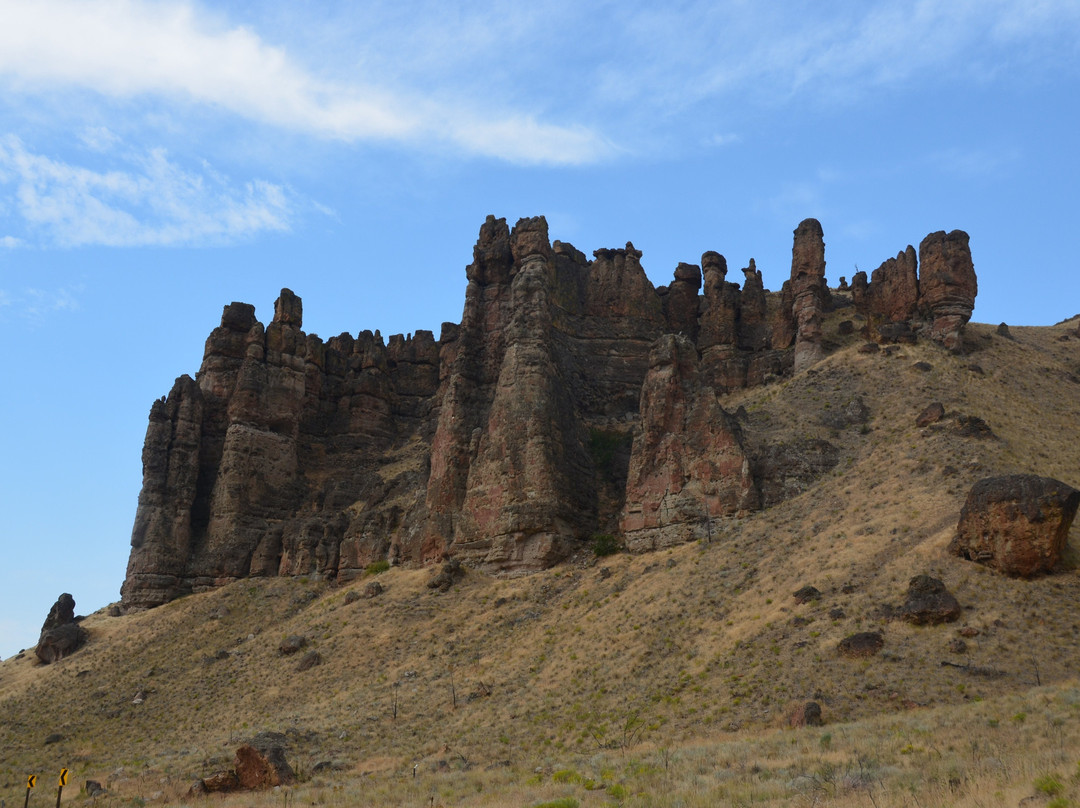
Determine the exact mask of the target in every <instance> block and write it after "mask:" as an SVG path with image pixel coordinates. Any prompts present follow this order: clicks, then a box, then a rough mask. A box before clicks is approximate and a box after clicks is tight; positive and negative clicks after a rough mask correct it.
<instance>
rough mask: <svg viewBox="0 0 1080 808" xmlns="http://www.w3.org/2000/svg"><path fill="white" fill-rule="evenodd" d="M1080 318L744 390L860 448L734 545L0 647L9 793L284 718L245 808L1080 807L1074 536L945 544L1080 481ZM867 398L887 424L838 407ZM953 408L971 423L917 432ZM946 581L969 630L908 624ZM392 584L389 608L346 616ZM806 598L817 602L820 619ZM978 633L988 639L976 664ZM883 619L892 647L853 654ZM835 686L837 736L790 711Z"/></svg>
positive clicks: (188, 776) (116, 779)
mask: <svg viewBox="0 0 1080 808" xmlns="http://www.w3.org/2000/svg"><path fill="white" fill-rule="evenodd" d="M848 311H850V310H848ZM844 316H849V315H845V314H844V311H843V310H841V312H839V313H837V314H836V315H834V317H833V319H832V320H831V321H830V322H828V323H827V324H826V333H827V334H836V320H839V319H842V318H843V317H844ZM1075 331H1076V322H1075V321H1072V322H1069V323H1065V324H1062V325H1060V326H1055V327H1051V328H1021V327H1013V328H1012V329H1011V332H1012V339H1009V338H1005V337H1002V336H999V335H997V334H996V333H995V329H994V328H993V327H990V326H984V325H975V324H973V325H971V326H969V329H968V336H967V344H968V350H967V353H966V355H964V356H962V357H956V356H951V355H949V354H946V353H944V352H943V351H941V350H939V349H937V348H934V347H932V346H930V345H921V344H920V345H917V346H902V347H900V348H899V349H898V350H895V351H893V352H891V353H890V354H889V355H887V354H886V353H884V352H880V353H876V354H864V353H860V352H859V351H858V347H859V346H860V345H861V344H862V343H861V340H859V339H857V338H854V337H845V338H841V337H838V336H836V337H833V339H834V340H835V343H836V345H835V350H834V352H833V353H832V354H831V355H830V356H829V357H828V358H827V359H826V360H825V361H824V362H822V363H820V364H819V365H817V366H816V367H814V368H812V369H811V370H809V371H807V372H805V373H803V374H800V375H798V376H796V377H794V378H792V379H790V380H786V381H784V382H781V383H778V384H775V385H771V386H767V387H764V388H759V389H756V390H750V391H745V392H742V393H740V394H738V395H735V396H731V397H728V398H727V399H725V401H724V405H725V407H726V408H727V409H729V410H730V411H735V410H736V409H737V408H738V407H740V406H742V407H743V408H744V409H745V412H746V417H745V418H744V419H743V420H742V423H743V428H744V430H745V432H746V438H747V441H748V442H749V443H750V444H751V446H764V445H775V444H778V443H785V444H793V445H799V443H800V442H806V441H810V440H826V441H829V442H830V443H831V444H833V445H834V446H836V447H837V449H838V451H839V458H840V459H839V462H838V464H837V465H836V467H835V468H834V469H833V470H832V471H830V472H828V473H827V474H826V475H825V476H824V477H822V478H820V479H819V480H817V481H816V482H815V483H814V484H812V485H809V486H807V487H806V490H805V491H803V493H801V494H799V495H798V496H795V497H794V498H792V499H790V500H788V501H786V502H784V503H782V504H780V505H778V506H776V507H774V508H771V509H769V510H767V511H764V512H761V513H757V514H754V515H752V516H749V517H747V518H745V519H741V520H730V521H724V522H715V523H714V524H713V526H712V535H713V539H712V541H711V542H702V543H698V544H692V545H686V546H682V547H678V548H675V549H672V550H670V551H663V552H659V553H655V554H650V555H642V556H629V555H615V556H609V557H606V558H602V559H597V558H595V557H593V556H592V555H591V554H583V555H582V556H581V557H580V558H578V559H576V560H575V561H574V562H572V563H569V564H567V565H565V566H563V567H561V568H559V569H555V570H550V571H548V572H545V573H541V574H537V575H532V576H529V577H524V578H517V579H494V578H488V577H485V576H482V575H480V574H478V573H476V572H471V571H470V572H468V573H467V575H466V576H465V577H464V579H463V580H462V581H460V582H459V583H458V584H457V585H456V586H455V587H453V588H452V589H451V590H450V591H448V592H445V593H439V592H437V591H435V590H432V589H428V588H427V586H426V583H427V581H428V580H429V578H430V577H431V574H432V573H431V572H429V571H426V570H404V569H391V570H389V571H387V572H384V573H382V574H379V575H378V576H377V578H376V577H369V578H366V579H363V580H360V581H356V582H354V583H352V584H350V585H348V586H342V587H331V586H328V585H327V584H325V583H321V582H314V581H305V580H281V579H252V580H247V581H241V582H238V583H234V584H232V585H229V586H226V587H223V588H222V589H219V590H216V591H213V592H208V593H204V594H200V595H194V596H190V597H187V598H183V599H181V600H178V601H175V602H173V603H170V604H168V605H166V606H163V607H161V608H158V609H155V610H152V611H150V612H144V613H140V614H133V615H127V616H124V617H117V618H111V617H108V616H106V615H105V613H104V612H101V613H97V614H95V615H92V616H90V617H89V618H88V619H87V620H86V621H85V622H84V626H85V627H86V628H87V629H88V630H89V632H90V637H91V640H90V644H89V645H88V646H87V647H86V648H85V649H83V650H81V651H79V652H78V653H77V654H75V655H73V656H71V657H69V658H68V659H65V660H63V661H61V662H60V663H58V664H55V665H52V666H47V667H46V666H38V665H36V664H34V661H33V659H32V654H27V655H25V656H24V657H23V658H18V659H9V660H7V661H5V662H3V663H0V749H3V750H4V751H3V754H2V755H0V796H2V797H3V798H4V799H5V800H6V801H8V802H9V803H10V804H12V805H14V804H15V801H16V800H18V799H21V798H22V795H23V793H24V791H23V787H24V783H25V777H26V775H27V774H30V773H33V772H37V773H40V774H42V781H41V782H42V785H48V787H50V788H51V787H54V786H52V783H53V782H54V780H55V775H54V774H52V771H53V770H54V769H55V770H56V771H59V768H60V767H61V766H67V767H69V768H70V769H71V770H72V772H73V780H72V784H73V785H76V786H78V785H81V784H82V782H83V781H84V780H85V779H88V778H89V779H95V780H99V781H101V782H102V783H105V784H106V785H107V786H109V787H110V791H111V795H110V797H108V799H110V800H113V801H115V802H116V803H117V804H129V803H131V801H133V800H135V801H137V800H139V799H142V800H148V801H152V800H172V799H175V798H176V797H177V796H179V795H180V794H182V793H184V792H186V790H187V789H188V787H189V786H190V785H191V783H192V781H193V780H195V779H196V778H197V777H199V776H204V775H207V774H210V773H212V772H213V771H216V770H219V769H223V768H226V767H227V766H228V765H229V764H230V763H231V760H232V753H233V751H234V750H235V748H236V746H237V745H238V743H239V742H240V740H241V739H243V738H245V737H249V736H251V735H253V734H254V733H256V732H258V731H260V730H276V731H281V732H284V733H286V734H287V735H288V736H289V738H290V749H289V758H290V760H291V762H292V763H293V765H294V766H295V767H296V768H297V769H298V770H299V771H300V774H301V779H302V781H303V782H302V783H301V784H300V785H298V786H296V787H294V788H292V789H287V790H286V791H287V792H288V793H286V795H285V796H284V797H282V795H280V794H277V795H266V796H264V797H252V796H251V795H243V796H237V797H230V798H228V799H226V800H224V801H223V804H226V805H233V804H235V805H253V804H262V803H260V800H262V801H263V803H265V804H266V805H271V804H274V803H275V801H277V804H280V801H281V800H282V799H285V800H286V801H287V800H288V799H290V798H291V799H294V800H295V799H296V798H299V799H301V800H303V801H307V802H310V803H312V804H330V805H354V804H373V805H383V804H385V805H432V804H443V805H534V804H537V803H540V802H543V801H544V800H553V799H556V798H565V799H567V800H573V801H577V802H578V803H580V804H581V805H583V806H591V805H604V804H627V805H658V806H661V805H662V806H668V805H670V806H675V805H687V806H692V805H703V806H704V805H717V804H721V805H744V804H746V805H749V804H754V805H759V804H775V805H787V804H805V805H871V804H872V805H876V806H886V805H897V806H899V805H922V806H928V805H943V804H948V805H973V806H974V805H980V806H985V805H1016V804H1017V802H1018V801H1019V800H1020V799H1023V798H1025V797H1028V796H1035V797H1037V798H1038V800H1039V804H1044V803H1052V804H1056V805H1058V806H1063V805H1069V804H1074V802H1075V803H1076V804H1080V783H1078V782H1077V778H1076V775H1077V774H1078V766H1077V753H1076V750H1077V749H1078V748H1080V684H1078V683H1077V681H1076V679H1075V676H1076V671H1077V661H1078V660H1080V616H1078V614H1077V608H1076V604H1077V603H1080V573H1078V572H1077V570H1076V561H1075V558H1076V549H1075V548H1077V547H1080V533H1077V529H1076V528H1074V530H1073V533H1072V535H1071V536H1070V551H1069V558H1068V559H1067V563H1066V565H1065V566H1066V569H1064V570H1062V571H1061V572H1060V573H1059V574H1055V575H1052V576H1048V577H1044V578H1040V579H1036V580H1032V581H1017V580H1011V579H1008V578H1005V577H1003V576H1001V575H999V574H997V573H994V572H992V571H990V570H988V569H985V568H983V567H980V566H978V565H975V564H972V563H969V562H966V561H961V560H959V559H956V558H953V557H951V556H949V555H948V554H947V553H946V545H947V544H948V542H949V540H950V538H951V537H952V532H953V530H954V528H955V525H956V521H957V517H958V515H959V511H960V508H961V506H962V504H963V500H964V497H965V496H966V493H967V491H968V489H969V488H970V487H971V485H972V483H974V482H975V481H976V480H977V479H979V478H981V477H985V476H988V475H992V474H1000V473H1008V472H1033V473H1037V474H1041V475H1045V476H1051V477H1056V478H1058V479H1060V480H1063V481H1064V482H1067V483H1069V484H1071V485H1073V486H1076V487H1080V441H1077V440H1076V437H1077V425H1078V424H1080V356H1078V349H1080V338H1077V337H1076V336H1075ZM916 363H925V365H928V366H929V367H926V366H924V365H920V366H919V367H916ZM860 398H861V400H862V402H863V403H864V404H865V405H866V407H867V408H869V415H868V417H866V418H865V419H863V418H856V419H850V418H846V417H837V414H838V413H840V414H843V413H845V412H848V411H850V410H851V407H852V402H854V401H856V400H857V399H860ZM932 401H940V402H942V403H943V404H944V406H945V409H946V413H947V415H946V418H945V419H944V420H943V421H942V422H940V423H939V424H936V425H933V426H931V427H927V428H918V427H916V426H915V418H916V416H917V415H918V413H919V412H920V411H921V410H922V409H923V408H924V407H925V406H926V405H927V404H929V403H930V402H932ZM959 416H976V417H978V418H981V419H983V420H984V421H985V422H986V424H987V425H988V426H989V428H990V429H991V430H992V432H993V436H990V437H985V436H984V437H973V436H969V435H967V434H965V433H964V432H963V430H961V429H960V426H961V422H960V420H959ZM924 572H925V573H930V574H932V575H935V576H937V577H939V578H941V579H942V580H944V581H945V583H946V585H947V586H948V587H949V589H950V590H951V591H952V592H953V594H955V595H956V597H957V598H958V600H959V601H960V603H961V605H962V606H963V609H964V612H963V616H962V618H961V620H960V621H959V622H958V623H955V624H950V625H946V626H939V627H914V626H910V625H908V624H906V623H902V622H899V621H892V620H890V619H888V617H887V614H888V607H889V606H894V605H898V604H900V603H901V602H902V601H903V599H904V596H905V592H906V587H907V582H908V580H909V579H910V578H911V576H913V575H915V574H919V573H924ZM371 580H377V581H378V582H379V583H380V584H382V586H383V587H384V588H385V591H384V592H383V594H381V595H379V596H377V597H374V598H371V599H368V598H365V597H361V598H360V599H359V600H356V601H355V602H351V603H349V602H347V596H348V595H349V593H350V592H353V591H355V592H361V593H362V592H363V590H364V588H365V587H366V586H367V584H368V583H369V582H370V581H371ZM804 585H813V586H814V587H816V588H817V589H818V590H820V591H821V593H822V597H821V598H820V599H819V600H816V601H811V602H809V603H805V604H801V605H800V604H797V603H796V601H795V599H794V598H793V596H792V595H793V593H794V592H795V591H796V590H797V589H799V588H800V587H802V586H804ZM75 595H76V598H77V597H78V593H77V591H76V592H75ZM964 627H967V628H969V629H975V630H977V633H975V635H974V636H969V637H966V638H964V643H965V644H966V650H964V651H962V652H958V651H956V650H955V647H956V646H955V644H951V643H952V641H954V640H957V639H958V638H960V636H959V630H960V629H961V628H964ZM871 629H874V630H880V631H882V632H883V634H884V637H885V645H884V648H883V650H882V652H881V653H879V654H878V655H876V656H874V657H870V658H867V659H861V660H851V659H846V658H842V657H840V656H838V654H837V653H836V645H837V642H838V641H839V640H840V639H842V638H843V637H845V636H847V635H849V634H851V633H853V632H855V631H865V630H871ZM967 633H968V634H971V633H973V632H971V631H969V632H967ZM289 635H302V636H304V637H305V638H307V640H308V641H309V643H310V648H311V649H314V650H316V651H318V652H319V654H320V655H321V657H322V660H323V661H322V664H321V665H318V666H316V667H313V668H311V669H310V670H306V671H303V672H301V671H298V670H297V668H298V662H299V657H300V656H302V655H303V653H304V652H303V651H302V652H300V653H299V654H296V655H292V656H283V655H281V654H280V653H279V650H278V648H279V645H280V644H281V642H282V640H283V639H284V638H285V637H287V636H289ZM305 650H307V649H305ZM942 662H948V663H951V664H950V665H942V664H941V663H942ZM140 692H141V693H143V694H145V698H144V699H143V700H142V701H141V703H137V704H136V703H133V701H134V700H135V696H136V694H138V693H140ZM810 699H813V700H815V701H817V702H819V703H820V704H821V705H822V708H823V713H824V718H825V721H826V726H824V727H818V728H805V729H798V730H792V729H787V728H785V719H786V717H787V716H788V715H789V713H790V711H791V710H792V708H793V707H794V706H796V705H797V704H801V703H803V702H805V701H807V700H810ZM54 734H56V735H59V736H61V739H60V740H58V741H53V742H50V743H48V744H46V743H45V741H46V738H48V737H49V736H50V735H54ZM414 765H417V768H416V777H413V767H414ZM1047 778H1050V779H1047ZM69 788H70V786H69ZM39 791H40V789H39ZM290 794H291V796H290ZM74 797H75V795H74V792H72V793H71V798H74ZM42 799H52V797H50V796H49V795H48V793H47V791H46V792H45V793H38V794H36V795H35V797H34V799H33V800H32V802H34V803H40V801H41V800H42ZM1070 800H1072V801H1073V802H1070ZM65 801H67V799H65ZM214 801H215V802H217V801H218V798H214ZM1053 801H1056V803H1054V802H1053ZM566 804H572V803H566Z"/></svg>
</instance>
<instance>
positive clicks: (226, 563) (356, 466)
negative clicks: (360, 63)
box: [121, 216, 974, 608]
mask: <svg viewBox="0 0 1080 808" xmlns="http://www.w3.org/2000/svg"><path fill="white" fill-rule="evenodd" d="M966 244H967V242H966V237H965V238H964V240H963V245H962V246H963V248H964V249H966ZM824 249H825V245H824V239H823V236H822V231H821V225H820V224H819V223H818V222H816V221H815V220H813V219H808V220H806V221H805V222H803V223H802V224H801V225H800V226H799V228H798V229H797V230H796V231H795V241H794V247H793V250H792V268H791V277H790V280H788V281H786V282H785V283H784V284H783V287H782V288H781V290H780V291H779V292H769V291H768V290H766V289H765V287H764V283H763V279H762V273H761V272H760V271H759V270H758V269H757V267H756V265H755V262H754V261H753V260H752V259H751V260H750V262H749V265H748V266H747V268H746V269H744V270H743V276H744V278H743V284H742V286H741V287H740V286H739V285H738V284H735V283H731V282H729V281H728V280H727V277H726V276H727V262H726V260H725V259H724V257H723V256H722V255H720V254H719V253H717V252H706V253H705V254H704V255H703V256H702V258H701V265H700V266H697V265H693V264H685V263H683V264H679V265H678V267H677V268H676V269H675V274H674V278H673V280H672V282H671V284H670V285H669V286H666V287H664V286H661V287H659V288H654V287H653V285H652V283H651V282H650V281H649V279H648V277H647V276H646V274H645V271H644V269H643V268H642V265H641V257H642V256H641V251H640V250H637V249H635V248H634V245H633V244H631V243H627V244H626V246H625V247H624V248H619V249H600V250H596V251H595V252H594V253H593V259H592V260H588V259H587V258H586V257H585V255H584V254H583V253H582V252H580V251H579V250H577V249H576V248H575V247H573V246H572V245H570V244H566V243H563V242H560V241H554V242H551V241H550V240H549V237H548V229H547V222H546V221H545V220H544V219H543V218H541V217H537V218H532V219H522V220H520V221H519V222H518V223H517V225H516V226H515V227H514V228H512V229H511V228H510V227H508V225H507V223H506V221H505V220H504V219H496V218H495V217H493V216H489V217H488V218H487V220H486V221H485V222H484V224H483V225H482V226H481V228H480V233H479V238H478V239H477V242H476V246H475V247H474V250H473V256H472V262H471V263H470V264H469V265H468V266H467V267H466V270H465V275H466V279H467V286H466V290H465V305H464V309H463V312H462V318H461V322H460V323H459V324H453V323H445V324H443V326H442V329H441V332H440V334H439V338H438V339H436V338H435V336H434V335H433V334H432V333H431V332H429V331H417V332H416V333H415V334H412V335H410V336H403V335H395V336H391V337H390V338H389V339H388V340H385V341H384V340H383V338H382V336H381V335H380V334H379V333H378V332H375V333H372V332H370V331H364V332H361V333H360V334H358V335H356V336H353V335H352V334H348V333H343V334H341V335H339V336H336V337H331V338H330V339H328V340H325V341H324V340H322V339H320V338H319V337H318V336H316V335H314V334H307V333H305V332H304V331H303V330H302V329H303V305H302V302H301V300H300V298H299V297H297V296H296V295H295V294H293V293H292V292H291V291H289V290H288V289H283V290H282V292H281V296H280V297H279V298H278V300H277V301H276V302H275V304H274V315H273V319H272V320H271V322H270V323H269V324H268V325H265V326H264V325H263V324H262V323H261V322H259V320H258V319H256V316H255V309H254V307H253V306H251V305H248V304H246V303H231V304H229V305H228V306H225V308H224V311H223V313H222V317H221V323H220V325H219V326H218V327H217V328H215V329H214V330H213V331H212V332H211V334H210V336H209V338H208V339H207V341H206V347H205V351H204V356H203V361H202V365H201V367H200V368H199V372H198V373H197V374H196V376H195V378H191V377H189V376H181V377H180V378H179V379H177V380H176V383H175V384H174V385H173V388H172V390H171V391H170V393H169V395H168V396H167V397H165V398H162V399H161V400H160V401H157V402H155V403H154V404H153V406H152V407H151V410H150V422H149V426H148V428H147V433H146V442H145V445H144V449H143V488H142V491H141V493H140V495H139V505H138V511H137V513H136V517H135V524H134V528H133V530H132V539H131V545H132V549H131V555H130V558H129V563H128V571H127V576H126V579H125V581H124V585H123V588H122V590H121V591H122V596H123V604H124V606H125V608H145V607H150V606H155V605H159V604H161V603H164V602H166V601H168V600H170V599H172V598H174V597H177V596H178V595H181V594H183V593H186V592H192V591H199V590H202V589H206V588H208V587H213V586H218V585H221V584H224V583H226V582H229V581H232V580H236V579H238V578H243V577H246V576H267V575H308V576H314V577H324V578H336V579H337V580H343V581H344V580H349V579H351V578H355V577H357V576H359V575H360V574H362V573H363V571H364V569H365V568H366V567H367V566H368V565H369V564H371V563H373V562H375V561H389V562H390V563H391V564H413V565H419V564H435V563H440V562H442V561H445V560H446V559H447V558H452V559H454V560H455V561H458V562H464V563H465V564H467V565H469V566H473V567H479V568H481V569H484V570H487V571H491V572H502V573H519V572H529V571H533V570H537V569H540V568H543V567H546V566H550V565H552V564H554V563H557V562H558V561H560V560H561V559H563V558H565V557H567V556H568V555H569V554H571V553H573V552H575V551H577V550H579V549H582V548H586V547H588V546H590V541H591V537H592V536H593V535H595V534H613V533H616V532H619V531H620V529H621V531H623V532H624V533H625V536H623V537H622V538H623V539H625V542H626V544H627V545H628V546H630V547H632V548H635V549H646V548H649V547H656V546H663V545H665V544H670V543H671V542H673V541H683V540H687V539H690V538H693V537H697V536H700V535H707V534H708V533H709V531H710V530H711V528H712V520H714V519H723V518H725V517H726V516H728V515H731V514H735V513H739V512H743V511H747V510H752V509H755V508H758V507H764V506H767V505H769V504H773V503H775V502H777V501H780V500H782V499H784V498H785V497H787V496H791V495H794V494H796V493H799V492H800V491H801V490H803V489H804V488H805V486H806V485H808V484H809V483H810V482H811V481H812V480H813V479H814V478H815V477H816V476H817V475H818V474H820V473H821V472H822V470H825V469H827V468H830V467H831V465H833V464H835V462H836V457H835V450H834V449H833V447H831V446H829V445H828V444H824V445H813V446H811V445H805V446H804V445H798V446H792V447H772V448H766V449H764V450H762V449H760V447H759V450H758V451H757V454H756V456H754V457H748V456H747V453H746V451H745V450H744V449H743V445H742V440H741V437H740V434H739V428H738V426H737V424H736V423H735V422H734V421H733V420H732V419H731V418H730V417H728V415H727V413H726V412H725V411H724V409H723V408H722V406H721V400H720V399H719V398H718V395H723V394H724V393H726V392H728V391H731V390H735V389H740V388H743V387H747V386H756V385H760V384H765V383H767V382H769V381H770V380H772V379H776V378H780V377H782V376H784V375H785V374H789V373H791V372H792V369H793V368H795V369H801V368H803V367H806V366H808V365H809V364H811V363H813V362H814V361H816V360H817V359H819V358H820V357H822V356H823V355H824V352H825V350H826V348H825V346H824V344H823V343H822V341H821V318H822V316H823V314H824V313H825V312H827V311H828V309H829V306H830V305H831V303H830V296H829V291H828V288H827V286H826V284H825V276H824V271H825V256H824ZM962 252H963V251H962V250H961V245H960V244H959V242H958V241H957V240H955V239H953V234H950V236H949V237H946V238H945V239H944V240H943V241H942V240H940V239H939V240H935V241H932V243H931V244H930V246H927V247H926V256H927V257H926V258H924V259H923V260H924V264H929V265H930V266H932V267H934V270H933V271H934V273H935V275H934V277H936V278H938V279H939V282H937V286H935V287H933V288H934V289H937V290H938V291H936V292H935V296H934V297H933V298H932V299H929V298H928V300H927V302H926V306H925V307H924V308H923V309H920V311H924V310H925V311H926V312H930V313H931V314H932V315H933V316H934V317H935V318H938V319H941V327H940V329H939V331H940V332H941V333H943V334H944V333H947V332H948V333H951V332H950V331H949V329H950V328H952V327H953V326H954V325H955V324H956V323H957V322H959V321H958V320H957V319H956V318H957V317H960V316H961V314H962V309H963V299H964V297H963V294H964V290H965V289H967V288H968V286H967V285H965V284H967V279H966V278H967V276H966V275H964V267H965V266H967V267H970V261H968V262H967V264H964V261H963V260H962V258H963V255H962ZM973 283H974V281H973V276H972V279H971V284H970V286H972V287H973ZM853 289H854V286H853ZM853 294H854V292H853ZM950 318H952V319H950ZM938 319H935V320H934V322H935V323H936V322H938ZM935 327H936V326H935Z"/></svg>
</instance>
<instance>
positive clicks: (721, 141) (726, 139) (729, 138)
mask: <svg viewBox="0 0 1080 808" xmlns="http://www.w3.org/2000/svg"><path fill="white" fill-rule="evenodd" d="M741 139H742V138H741V137H740V136H739V135H737V134H735V133H734V132H725V133H717V134H715V135H711V136H710V137H708V138H706V139H705V145H706V146H711V147H713V148H715V149H719V148H723V147H724V146H731V145H732V144H734V143H738V142H739V141H740V140H741Z"/></svg>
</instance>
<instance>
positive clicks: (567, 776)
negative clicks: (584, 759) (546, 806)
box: [551, 769, 582, 785]
mask: <svg viewBox="0 0 1080 808" xmlns="http://www.w3.org/2000/svg"><path fill="white" fill-rule="evenodd" d="M551 779H552V780H554V781H555V782H556V783H573V784H575V785H577V784H578V783H580V782H581V781H582V777H581V775H580V774H578V773H577V772H576V771H574V770H573V769H560V770H559V771H557V772H555V773H554V774H553V775H551Z"/></svg>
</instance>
